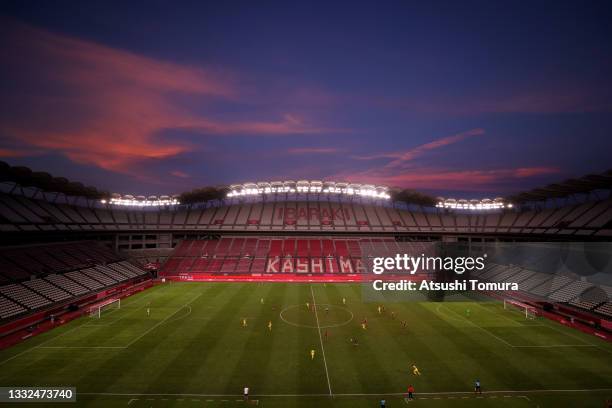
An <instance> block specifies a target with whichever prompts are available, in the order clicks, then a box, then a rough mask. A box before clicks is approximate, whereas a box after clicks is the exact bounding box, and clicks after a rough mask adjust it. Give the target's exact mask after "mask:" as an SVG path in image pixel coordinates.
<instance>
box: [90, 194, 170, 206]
mask: <svg viewBox="0 0 612 408" xmlns="http://www.w3.org/2000/svg"><path fill="white" fill-rule="evenodd" d="M100 202H101V203H102V204H110V205H121V206H130V207H162V206H166V205H178V204H180V202H179V200H178V199H177V198H176V197H170V196H159V197H157V196H149V197H145V196H132V195H129V194H128V195H124V196H120V195H119V194H113V197H111V198H110V199H109V200H106V199H102V200H100Z"/></svg>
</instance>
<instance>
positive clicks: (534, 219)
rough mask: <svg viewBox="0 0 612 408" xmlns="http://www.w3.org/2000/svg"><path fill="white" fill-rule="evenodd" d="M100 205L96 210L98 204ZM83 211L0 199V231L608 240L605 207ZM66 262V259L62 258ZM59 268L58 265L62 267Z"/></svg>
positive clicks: (610, 203)
mask: <svg viewBox="0 0 612 408" xmlns="http://www.w3.org/2000/svg"><path fill="white" fill-rule="evenodd" d="M98 205H99V204H98ZM99 206H100V207H101V208H94V209H89V208H83V207H78V206H74V207H73V206H69V205H65V204H54V203H49V202H45V201H41V200H34V199H30V198H26V197H19V200H17V199H15V198H14V197H12V196H10V195H7V194H0V231H68V230H70V231H121V230H123V231H132V230H160V229H174V230H181V229H193V230H217V231H226V230H240V231H247V230H257V231H364V232H404V233H406V232H410V233H430V234H431V233H436V234H440V233H479V234H482V233H490V234H527V235H528V234H557V235H574V234H579V235H602V236H607V235H610V236H612V231H610V228H606V225H608V224H609V222H610V220H612V200H604V201H601V202H598V203H594V202H589V203H585V204H582V205H578V206H569V207H562V208H557V209H546V210H543V211H526V212H521V211H520V210H518V209H517V210H506V211H505V212H504V213H501V214H488V215H481V214H471V213H470V214H461V213H444V212H441V211H442V210H434V211H431V210H429V209H427V208H425V207H422V208H421V209H420V210H406V209H398V208H393V207H391V206H389V205H382V204H381V205H374V204H361V203H344V202H341V203H327V202H318V201H317V202H314V203H313V202H296V201H276V202H266V203H243V204H232V205H227V206H224V205H220V206H217V207H210V208H207V209H199V208H189V207H187V208H184V207H176V208H173V209H164V210H158V211H153V210H150V209H149V210H135V209H124V208H121V209H117V208H108V207H106V208H105V207H104V206H101V205H99ZM65 261H67V262H69V261H70V259H69V258H65ZM64 263H65V262H64Z"/></svg>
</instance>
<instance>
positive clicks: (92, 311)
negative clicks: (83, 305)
mask: <svg viewBox="0 0 612 408" xmlns="http://www.w3.org/2000/svg"><path fill="white" fill-rule="evenodd" d="M109 309H121V299H119V298H117V299H107V300H105V301H103V302H100V303H97V304H95V305H92V306H90V307H89V316H90V317H96V318H98V319H99V318H100V317H102V312H104V311H106V310H109Z"/></svg>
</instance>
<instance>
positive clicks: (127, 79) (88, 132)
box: [0, 20, 330, 175]
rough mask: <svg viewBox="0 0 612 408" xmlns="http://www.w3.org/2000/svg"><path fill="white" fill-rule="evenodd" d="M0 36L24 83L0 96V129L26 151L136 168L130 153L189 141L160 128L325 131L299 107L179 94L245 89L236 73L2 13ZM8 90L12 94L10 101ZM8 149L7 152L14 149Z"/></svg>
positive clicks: (232, 94)
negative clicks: (195, 106) (237, 105)
mask: <svg viewBox="0 0 612 408" xmlns="http://www.w3.org/2000/svg"><path fill="white" fill-rule="evenodd" d="M2 23H3V26H4V27H3V33H4V32H6V35H3V36H2V38H0V46H2V48H3V50H5V52H6V55H10V56H11V57H10V58H8V57H7V58H6V59H5V60H3V64H4V66H5V68H6V72H7V73H9V74H10V77H8V80H11V81H13V82H14V83H15V84H16V86H17V87H19V88H21V89H24V90H26V89H27V90H28V91H27V92H20V94H18V95H9V94H7V93H5V94H4V95H2V96H0V98H2V100H3V101H4V102H10V106H11V111H10V112H8V111H6V110H4V112H0V131H1V132H2V133H3V135H4V137H6V138H7V140H9V141H10V142H11V143H12V144H19V146H23V147H22V148H21V149H22V150H23V151H27V150H36V151H45V152H59V153H61V154H63V155H65V156H66V157H68V158H70V159H71V160H73V161H75V162H78V163H84V164H93V165H95V166H98V167H101V168H104V169H108V170H112V171H120V172H124V173H127V174H132V175H134V173H135V172H134V171H132V170H131V168H132V166H133V164H134V163H138V162H142V161H143V160H149V159H154V160H160V159H165V158H169V157H173V156H176V155H179V154H181V153H184V152H188V151H191V150H192V149H193V146H191V145H190V144H189V143H188V142H185V141H178V140H177V139H173V140H163V141H161V140H160V138H159V137H157V136H158V135H160V134H161V133H163V132H165V131H167V130H171V129H185V130H190V131H192V132H196V133H200V134H203V135H208V136H210V135H231V134H244V135H291V134H315V133H322V132H326V131H329V130H330V129H329V128H327V127H322V126H315V125H312V124H311V123H310V122H309V121H306V120H304V119H303V118H301V117H300V116H298V115H295V114H291V113H286V114H284V115H281V116H279V117H277V118H273V119H272V120H269V119H266V120H239V119H237V120H218V119H215V118H212V117H209V116H207V115H206V114H202V113H195V112H193V111H190V110H189V109H187V108H186V107H185V106H184V104H182V102H183V99H184V98H187V97H188V98H191V99H193V98H197V100H198V101H200V102H201V105H203V106H205V105H206V104H207V103H215V102H218V101H224V102H228V101H230V102H231V101H237V100H240V99H241V98H243V95H242V94H241V87H240V85H239V83H238V80H237V78H236V75H235V74H227V73H226V71H227V70H224V73H221V72H220V71H218V70H215V69H209V68H202V67H195V66H190V65H187V64H176V63H172V62H168V61H163V60H158V59H154V58H150V57H146V56H142V55H138V54H135V53H133V52H130V51H125V50H119V49H115V48H111V47H108V46H105V45H101V44H97V43H93V42H90V41H84V40H80V39H76V38H72V37H68V36H65V35H60V34H55V33H51V32H48V31H44V30H40V29H36V28H33V27H30V26H27V25H23V24H19V23H15V22H13V21H7V20H2ZM7 99H8V101H7ZM16 152H17V151H16V150H15V151H13V152H12V153H11V151H9V150H7V149H5V151H4V155H5V156H6V155H9V154H16Z"/></svg>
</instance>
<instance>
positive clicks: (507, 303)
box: [504, 299, 538, 320]
mask: <svg viewBox="0 0 612 408" xmlns="http://www.w3.org/2000/svg"><path fill="white" fill-rule="evenodd" d="M504 309H505V310H514V311H519V312H521V314H524V315H525V319H530V320H533V319H535V318H536V317H537V316H538V309H537V308H535V307H533V306H530V305H528V304H526V303H522V302H519V301H516V300H512V299H504Z"/></svg>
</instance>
